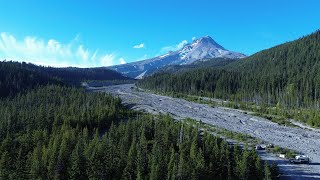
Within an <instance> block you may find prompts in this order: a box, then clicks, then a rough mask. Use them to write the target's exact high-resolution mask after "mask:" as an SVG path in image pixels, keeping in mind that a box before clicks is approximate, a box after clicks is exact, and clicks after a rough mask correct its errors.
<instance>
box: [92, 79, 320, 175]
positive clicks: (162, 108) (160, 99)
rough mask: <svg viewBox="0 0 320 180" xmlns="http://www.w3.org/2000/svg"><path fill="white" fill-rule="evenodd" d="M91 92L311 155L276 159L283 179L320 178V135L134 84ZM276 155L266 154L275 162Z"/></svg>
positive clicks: (144, 109) (136, 106)
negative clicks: (296, 160)
mask: <svg viewBox="0 0 320 180" xmlns="http://www.w3.org/2000/svg"><path fill="white" fill-rule="evenodd" d="M90 90H91V91H102V92H108V93H111V94H113V95H118V96H120V97H121V99H122V101H123V103H124V104H125V105H127V106H129V107H130V108H132V109H135V110H143V111H146V112H149V113H155V114H157V113H159V112H160V113H168V114H171V115H172V116H174V117H176V118H181V119H183V118H187V117H190V118H192V119H196V120H201V121H203V122H205V123H209V124H213V125H215V126H217V127H222V128H225V129H228V130H230V131H234V132H241V133H247V134H249V135H251V136H253V137H256V138H260V139H262V140H264V141H267V142H272V143H273V144H275V145H278V146H280V147H285V148H289V149H293V150H296V151H298V152H301V153H304V154H305V155H307V156H309V157H310V159H311V160H312V163H311V164H308V165H300V164H299V165H291V164H288V162H287V161H286V160H281V159H279V158H277V157H274V159H273V160H277V162H278V163H279V164H280V165H279V166H280V169H281V171H282V173H283V176H282V178H284V179H318V178H319V179H320V132H319V131H318V130H312V129H310V130H306V129H302V128H298V127H285V126H280V125H278V124H276V123H273V122H271V121H268V120H266V119H263V118H260V117H255V116H252V115H250V114H245V113H242V112H241V111H238V110H234V109H229V108H222V107H216V108H212V107H209V106H208V105H205V104H198V103H194V102H188V101H186V100H183V99H177V98H171V97H167V96H160V95H155V94H151V93H146V92H143V91H137V89H136V88H135V86H134V85H133V84H126V85H116V86H108V87H103V88H90ZM273 156H274V155H270V154H269V155H265V154H264V155H263V156H262V157H263V158H266V159H270V158H271V159H272V157H273Z"/></svg>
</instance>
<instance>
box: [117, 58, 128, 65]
mask: <svg viewBox="0 0 320 180" xmlns="http://www.w3.org/2000/svg"><path fill="white" fill-rule="evenodd" d="M119 62H120V64H126V63H127V62H126V61H125V60H124V58H122V57H121V58H119Z"/></svg>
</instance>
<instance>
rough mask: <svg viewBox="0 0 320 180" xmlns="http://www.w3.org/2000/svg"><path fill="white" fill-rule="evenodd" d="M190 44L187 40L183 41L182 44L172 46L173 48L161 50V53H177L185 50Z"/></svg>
mask: <svg viewBox="0 0 320 180" xmlns="http://www.w3.org/2000/svg"><path fill="white" fill-rule="evenodd" d="M186 44H188V41H187V40H183V41H181V42H180V43H178V44H176V45H171V46H165V47H163V48H161V50H160V53H167V52H169V51H176V50H179V49H181V48H183V46H184V45H186Z"/></svg>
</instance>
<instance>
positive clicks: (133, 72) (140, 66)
mask: <svg viewBox="0 0 320 180" xmlns="http://www.w3.org/2000/svg"><path fill="white" fill-rule="evenodd" d="M243 57H246V56H245V55H244V54H241V53H237V52H233V51H229V50H227V49H225V48H224V47H222V46H221V45H219V44H218V43H216V42H215V41H214V40H213V39H212V38H211V37H210V36H205V37H202V38H199V39H196V40H194V41H193V42H192V43H189V44H186V45H185V46H184V47H183V48H182V49H179V50H177V51H173V52H169V53H167V54H164V55H162V56H158V57H155V58H151V59H147V60H142V61H138V62H133V63H128V64H123V65H117V66H111V67H109V68H110V69H113V70H115V71H118V72H120V73H122V74H124V75H125V76H128V77H132V78H136V79H140V78H142V77H143V76H145V75H147V74H150V73H152V72H154V71H155V70H157V69H160V68H162V67H164V66H167V65H186V64H191V63H193V62H195V61H197V60H201V59H208V58H229V59H239V58H243Z"/></svg>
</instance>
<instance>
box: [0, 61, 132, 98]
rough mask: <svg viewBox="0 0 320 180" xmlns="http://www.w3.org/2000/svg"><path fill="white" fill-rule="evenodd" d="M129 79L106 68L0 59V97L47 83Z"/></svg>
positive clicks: (79, 82)
mask: <svg viewBox="0 0 320 180" xmlns="http://www.w3.org/2000/svg"><path fill="white" fill-rule="evenodd" d="M93 80H96V81H105V80H108V81H118V82H120V81H129V80H131V79H130V78H127V77H124V76H122V75H121V74H119V73H117V72H115V71H112V70H109V69H106V68H53V67H44V66H36V65H33V64H27V63H19V62H12V61H9V62H6V61H4V62H3V61H0V98H3V97H7V96H11V97H14V96H15V95H16V94H17V93H19V92H23V91H26V90H29V89H32V88H37V87H38V86H43V85H48V84H59V85H63V84H64V85H66V84H68V85H72V86H80V85H81V82H84V81H93Z"/></svg>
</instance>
